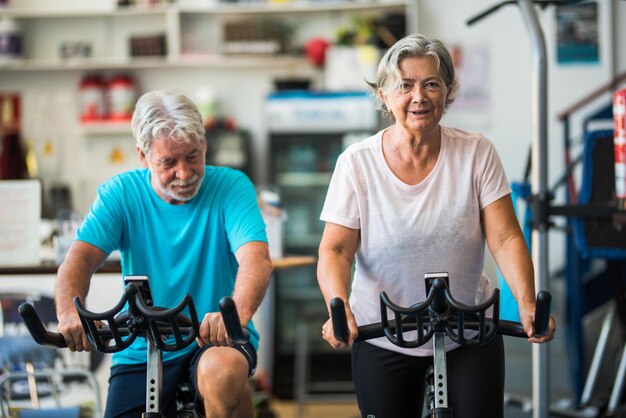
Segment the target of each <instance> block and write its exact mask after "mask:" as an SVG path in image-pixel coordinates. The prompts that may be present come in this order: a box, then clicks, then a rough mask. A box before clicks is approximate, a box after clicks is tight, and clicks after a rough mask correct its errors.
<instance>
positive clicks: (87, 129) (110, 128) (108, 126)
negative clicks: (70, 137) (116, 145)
mask: <svg viewBox="0 0 626 418" xmlns="http://www.w3.org/2000/svg"><path fill="white" fill-rule="evenodd" d="M80 130H81V132H82V133H83V134H84V135H91V136H94V135H132V132H131V130H130V121H123V122H122V121H121V122H84V123H81V124H80Z"/></svg>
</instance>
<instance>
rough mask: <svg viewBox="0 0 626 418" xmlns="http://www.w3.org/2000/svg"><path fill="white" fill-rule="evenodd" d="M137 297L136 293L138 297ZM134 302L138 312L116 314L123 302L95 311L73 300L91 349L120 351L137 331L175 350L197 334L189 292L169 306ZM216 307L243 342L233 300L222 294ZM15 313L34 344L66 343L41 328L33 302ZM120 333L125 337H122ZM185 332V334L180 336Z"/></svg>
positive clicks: (245, 337)
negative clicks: (171, 341)
mask: <svg viewBox="0 0 626 418" xmlns="http://www.w3.org/2000/svg"><path fill="white" fill-rule="evenodd" d="M129 286H135V285H129ZM128 293H129V294H132V295H135V294H137V295H139V294H140V293H139V292H134V291H131V292H128ZM140 298H141V297H138V299H140ZM136 302H137V301H136ZM136 302H135V303H134V304H133V303H129V305H130V306H135V307H137V306H138V307H139V310H140V312H141V315H140V316H135V317H133V316H132V315H130V314H129V312H128V311H122V312H120V313H119V314H118V315H117V316H114V315H115V313H116V312H117V311H116V308H118V307H120V306H123V305H124V304H123V303H121V302H120V303H118V305H116V307H115V308H113V309H112V310H110V311H107V312H105V313H103V314H95V313H93V312H89V311H87V310H86V309H84V308H83V307H82V305H81V304H80V301H79V300H75V301H74V304H75V306H76V308H77V310H78V312H79V316H80V318H81V322H82V325H83V328H84V329H85V333H86V334H87V336H88V340H89V343H90V345H91V346H92V347H93V348H94V349H96V350H98V351H101V352H115V351H120V350H122V349H124V348H126V347H127V346H128V345H130V343H131V342H132V340H134V338H135V337H136V336H137V335H140V334H141V335H142V336H146V337H147V339H148V340H149V341H150V342H151V343H152V344H153V345H155V346H156V347H157V348H159V349H161V350H165V351H175V350H179V349H182V348H184V347H186V346H187V345H189V344H190V343H191V342H192V340H193V339H194V338H195V337H196V336H197V334H198V330H199V324H198V321H197V319H196V318H197V315H196V313H195V309H194V308H193V302H191V297H190V296H189V295H187V296H185V298H184V299H183V301H182V302H181V303H180V304H179V305H178V306H176V307H175V308H172V309H164V308H158V307H152V306H147V305H145V304H144V302H143V301H142V300H140V301H139V303H136ZM186 306H190V312H191V314H192V316H193V319H190V318H189V317H186V316H184V315H182V314H180V311H182V310H183V309H184V308H185V307H186ZM220 310H221V312H222V317H223V319H224V324H225V326H226V332H227V333H228V335H229V337H230V338H231V339H232V340H233V342H234V343H235V344H238V345H243V344H246V343H247V342H248V340H249V338H250V332H249V331H248V329H247V328H245V327H242V325H241V322H240V320H239V315H238V314H237V307H236V306H235V302H234V301H233V300H232V299H231V298H230V297H225V298H223V299H222V301H220ZM18 313H19V314H20V316H21V317H22V319H23V321H24V324H25V325H26V329H27V330H28V332H29V333H30V335H31V336H32V338H33V340H35V342H36V343H37V344H40V345H43V346H47V347H52V348H66V347H67V343H66V341H65V339H64V338H63V335H61V334H60V333H57V332H52V331H49V330H47V329H46V328H45V326H44V324H43V322H42V321H41V318H40V317H39V315H38V314H37V311H36V310H35V308H34V306H33V305H31V304H30V303H28V302H25V303H22V304H21V305H20V306H19V307H18ZM101 318H104V319H105V320H107V322H108V324H109V325H105V326H101V327H96V326H95V321H98V320H100V319H101ZM167 335H170V336H174V339H175V343H174V344H167V343H166V342H165V341H163V338H162V337H164V336H167ZM122 336H124V337H128V338H127V339H126V340H124V341H122V339H121V337H122ZM185 336H186V338H184V337H185ZM107 340H115V341H116V344H117V345H115V346H114V348H110V347H109V346H108V345H107V344H105V343H104V342H105V341H107ZM153 340H154V341H153ZM120 347H121V348H120Z"/></svg>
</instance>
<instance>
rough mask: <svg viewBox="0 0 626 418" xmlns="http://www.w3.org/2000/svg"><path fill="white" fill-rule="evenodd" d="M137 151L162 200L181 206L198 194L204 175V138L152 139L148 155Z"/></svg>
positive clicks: (153, 186)
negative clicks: (188, 139) (191, 140)
mask: <svg viewBox="0 0 626 418" xmlns="http://www.w3.org/2000/svg"><path fill="white" fill-rule="evenodd" d="M137 151H138V153H139V158H140V159H141V163H142V165H143V166H144V167H147V168H148V169H149V170H150V183H151V184H152V188H153V189H154V191H155V192H156V193H157V194H158V195H159V197H160V198H161V199H163V200H164V201H166V202H167V203H170V204H172V205H182V204H184V203H186V202H188V201H190V200H191V199H193V198H194V196H195V195H196V194H197V193H198V190H199V189H200V185H201V184H202V179H203V178H204V162H205V152H206V141H197V142H194V143H190V144H189V143H180V142H177V141H175V140H172V139H169V138H159V139H155V140H154V141H153V143H152V149H151V150H150V152H149V153H148V154H144V153H143V152H142V151H141V150H140V149H137Z"/></svg>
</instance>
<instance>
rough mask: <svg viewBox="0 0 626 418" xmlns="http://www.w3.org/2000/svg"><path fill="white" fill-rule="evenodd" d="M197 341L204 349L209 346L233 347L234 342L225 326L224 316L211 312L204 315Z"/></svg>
mask: <svg viewBox="0 0 626 418" xmlns="http://www.w3.org/2000/svg"><path fill="white" fill-rule="evenodd" d="M196 340H197V341H198V345H200V347H204V346H205V345H207V344H211V345H214V346H227V345H231V346H232V345H233V341H232V340H231V339H230V337H229V336H228V334H227V333H226V326H225V325H224V320H223V319H222V314H221V313H219V312H210V313H208V314H206V315H204V318H203V319H202V323H201V324H200V332H199V335H198V337H197V338H196Z"/></svg>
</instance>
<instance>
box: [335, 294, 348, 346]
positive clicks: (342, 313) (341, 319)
mask: <svg viewBox="0 0 626 418" xmlns="http://www.w3.org/2000/svg"><path fill="white" fill-rule="evenodd" d="M330 316H331V318H332V322H333V332H334V334H335V338H336V339H337V340H339V341H344V342H345V341H348V338H349V337H350V331H349V330H348V319H347V317H346V307H345V304H344V303H343V299H341V298H333V299H332V300H331V301H330Z"/></svg>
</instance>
